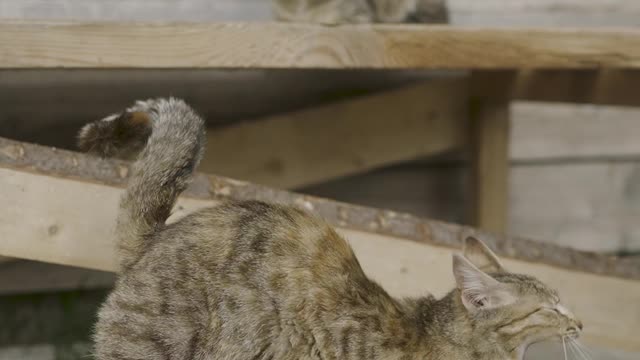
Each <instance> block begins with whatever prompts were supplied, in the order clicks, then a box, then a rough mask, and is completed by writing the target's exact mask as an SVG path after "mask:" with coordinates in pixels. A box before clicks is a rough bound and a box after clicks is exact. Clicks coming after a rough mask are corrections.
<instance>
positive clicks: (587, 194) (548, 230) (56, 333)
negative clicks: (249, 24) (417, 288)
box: [0, 0, 640, 360]
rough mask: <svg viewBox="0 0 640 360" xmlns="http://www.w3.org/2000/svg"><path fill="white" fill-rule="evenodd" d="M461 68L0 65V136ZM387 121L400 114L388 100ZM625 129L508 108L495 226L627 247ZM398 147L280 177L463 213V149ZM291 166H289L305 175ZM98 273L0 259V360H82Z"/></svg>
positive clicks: (195, 14) (633, 224)
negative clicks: (504, 193)
mask: <svg viewBox="0 0 640 360" xmlns="http://www.w3.org/2000/svg"><path fill="white" fill-rule="evenodd" d="M446 6H447V8H448V12H449V22H450V24H452V25H457V26H480V27H482V26H491V27H495V26H504V27H512V26H517V27H523V26H525V27H565V28H571V27H581V28H603V27H631V28H635V27H638V26H640V2H637V1H627V0H484V1H475V0H449V1H448V2H447V3H446ZM8 19H11V20H15V19H22V20H25V19H27V20H29V19H30V20H43V19H47V20H80V21H271V20H273V15H272V12H271V4H270V2H269V1H267V0H184V1H178V0H0V20H8ZM213 46H215V45H213ZM2 51H3V50H2V49H0V52H2ZM0 58H1V56H0ZM465 75H466V74H465V73H464V72H424V71H327V70H306V71H287V70H236V71H229V70H225V71H221V70H110V71H109V72H103V71H98V70H20V71H7V70H2V71H0V136H2V137H7V138H11V139H15V140H20V141H25V142H32V143H37V144H42V145H49V146H56V147H60V148H64V149H72V150H73V149H74V147H75V140H74V139H75V134H76V132H77V131H78V129H79V127H80V126H81V125H82V124H84V123H86V122H87V121H90V120H94V119H96V118H99V117H101V116H103V115H106V114H109V113H112V112H117V111H119V110H121V109H122V108H124V107H126V106H128V105H129V104H130V103H131V101H132V100H134V99H144V98H149V97H154V96H166V95H168V94H170V95H173V96H177V97H181V98H184V99H186V100H187V102H189V103H191V104H192V105H193V106H194V107H195V108H196V109H197V110H198V111H200V112H201V113H202V114H203V115H204V116H205V117H206V118H207V119H208V121H209V126H210V132H212V133H215V132H216V131H229V129H233V128H235V127H240V126H251V124H255V123H257V122H260V121H262V120H263V119H272V118H273V117H274V116H280V115H283V114H290V113H296V112H298V111H301V110H305V109H309V108H313V107H317V106H319V105H323V106H330V105H331V104H335V103H339V102H342V101H346V100H351V99H354V98H368V97H370V96H373V95H375V94H378V93H384V92H388V91H392V90H396V89H403V88H406V87H407V86H410V85H412V84H419V83H423V82H425V81H429V80H431V79H438V78H442V77H447V78H456V77H462V76H465ZM397 116H398V117H402V116H403V113H402V110H401V109H400V110H398V114H397ZM390 136H392V135H390ZM639 136H640V109H637V108H633V107H616V106H599V105H598V106H597V105H584V104H583V105H577V104H568V103H536V102H525V101H514V102H512V103H511V106H510V124H509V153H508V161H509V174H510V176H509V180H508V187H509V193H508V198H507V200H508V209H509V212H508V216H507V218H506V225H505V228H504V231H506V232H507V233H509V234H516V235H518V236H522V237H526V238H532V239H535V240H539V241H547V242H552V243H555V244H559V245H562V246H567V247H572V248H575V249H580V250H588V251H594V252H599V253H606V254H612V255H618V256H625V257H638V255H640V222H639V221H638V218H639V216H640V141H638V137H639ZM325 140H326V141H327V142H329V143H331V142H339V141H341V140H340V139H336V138H327V139H325ZM271 141H273V142H278V141H279V139H272V140H271ZM396 141H398V142H402V140H401V139H397V140H396ZM267 145H268V142H267ZM230 151H232V150H230ZM238 156H239V157H240V156H242V154H240V155H238ZM402 157H403V158H401V159H398V158H395V159H393V161H388V162H385V163H373V164H357V165H356V166H353V167H352V168H348V169H340V170H336V171H329V172H328V173H326V174H322V175H317V176H312V175H310V176H302V177H301V178H296V177H289V178H288V179H289V181H288V182H286V187H287V188H288V189H290V190H295V191H297V192H302V193H305V194H311V195H316V196H321V197H327V198H331V199H335V200H339V201H345V202H349V203H355V204H361V205H367V206H373V207H379V208H385V209H391V210H397V211H401V212H408V213H411V214H415V215H418V216H420V217H428V218H434V219H438V220H444V221H448V222H454V223H461V224H470V223H471V220H470V217H469V213H468V204H469V202H470V201H471V199H470V194H469V190H468V188H469V187H468V186H467V184H468V176H469V171H468V169H469V166H468V165H469V164H468V161H467V155H466V154H465V153H464V152H462V151H442V152H439V153H437V154H432V155H431V156H428V157H427V156H419V154H418V156H416V154H407V155H403V156H402ZM212 166H213V167H214V168H215V169H219V170H215V171H214V172H215V173H216V174H220V175H227V176H231V177H237V178H242V179H243V180H249V181H252V182H258V183H263V184H266V185H270V186H280V185H281V184H282V183H281V182H278V181H276V180H274V179H280V180H281V178H279V177H277V176H271V177H270V176H264V175H261V174H259V173H258V171H257V170H255V169H254V170H255V171H253V172H252V171H243V170H239V169H238V168H237V166H236V167H234V165H233V164H225V163H223V162H222V160H220V162H219V163H214V164H213V165H212ZM279 166H280V165H279V164H278V163H277V162H276V163H271V164H269V163H268V164H263V167H264V168H263V170H264V171H266V172H267V173H268V172H272V173H278V171H279V170H278V169H279ZM309 166H310V167H313V166H322V165H317V164H309ZM298 171H299V172H300V173H302V174H304V173H306V172H308V171H310V170H307V169H304V168H301V169H298ZM113 278H114V277H113V275H112V274H110V273H104V272H99V271H90V270H82V269H76V268H71V267H63V266H58V265H51V264H44V263H37V262H30V261H25V260H15V259H4V260H2V263H0V359H2V360H4V359H34V360H36V359H37V360H50V359H51V360H53V359H56V360H58V359H80V358H85V357H86V356H88V354H89V352H90V345H89V335H90V331H91V326H92V323H93V321H94V319H95V311H96V308H97V306H99V304H100V302H101V301H102V299H103V298H104V296H105V294H106V293H107V292H108V289H109V287H110V286H111V284H112V283H113ZM636 306H640V304H636ZM551 351H555V350H551ZM596 355H597V357H598V358H603V359H605V358H610V359H632V358H633V359H638V357H637V354H635V355H634V354H624V353H623V352H620V353H617V352H615V351H608V352H602V353H597V354H596ZM549 356H552V355H549ZM553 356H560V353H553ZM558 358H559V357H558Z"/></svg>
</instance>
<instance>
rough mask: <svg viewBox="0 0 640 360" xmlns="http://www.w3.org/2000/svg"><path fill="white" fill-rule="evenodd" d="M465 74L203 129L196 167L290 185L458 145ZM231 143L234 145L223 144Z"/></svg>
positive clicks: (462, 125)
mask: <svg viewBox="0 0 640 360" xmlns="http://www.w3.org/2000/svg"><path fill="white" fill-rule="evenodd" d="M466 99H467V81H466V80H465V79H461V78H459V79H444V80H433V81H429V82H427V83H424V84H420V85H416V86H411V87H408V88H403V89H398V90H393V91H388V92H383V93H379V94H376V95H371V96H365V97H361V98H355V99H352V100H345V101H339V102H337V103H333V104H329V105H325V106H320V107H315V108H312V109H308V110H302V111H298V112H294V113H290V114H283V115H276V116H271V117H267V118H262V119H257V121H252V122H244V123H239V124H236V125H232V126H228V127H225V128H220V129H217V130H213V131H209V133H208V136H207V144H208V145H207V149H206V151H205V155H204V158H203V161H202V163H201V165H200V167H201V169H202V171H203V172H207V173H216V174H221V175H224V176H228V177H232V178H236V179H243V180H247V181H250V182H254V183H258V184H263V185H270V186H277V187H281V188H295V187H300V186H305V185H310V184H316V183H319V182H322V181H326V180H331V179H335V178H338V177H343V176H346V175H352V174H355V173H362V172H365V171H367V170H370V169H374V168H378V167H381V166H384V165H388V164H393V163H398V162H401V161H409V160H415V159H418V158H422V157H425V156H429V155H433V154H437V153H440V152H444V151H448V150H454V149H458V148H461V147H462V146H463V145H464V144H465V143H466V142H467V141H466V136H465V134H466V124H467V111H466V103H467V102H466ZM230 149H233V150H230Z"/></svg>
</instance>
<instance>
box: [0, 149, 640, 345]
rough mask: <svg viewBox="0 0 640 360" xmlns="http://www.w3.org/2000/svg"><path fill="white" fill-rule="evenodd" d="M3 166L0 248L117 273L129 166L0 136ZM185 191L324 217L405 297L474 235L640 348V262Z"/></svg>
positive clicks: (195, 188) (595, 324) (592, 336)
mask: <svg viewBox="0 0 640 360" xmlns="http://www.w3.org/2000/svg"><path fill="white" fill-rule="evenodd" d="M0 163H1V164H2V165H0V182H1V183H0V185H1V186H0V188H1V189H2V192H0V196H1V197H2V202H3V205H4V206H3V207H1V208H0V226H2V231H3V234H4V235H5V236H6V237H5V238H3V241H1V242H0V254H7V255H11V256H14V257H20V258H29V259H33V260H39V261H47V262H55V263H61V264H66V265H74V266H80V267H88V268H97V269H102V270H108V271H113V270H114V269H115V266H114V257H113V244H112V241H113V240H112V231H113V225H114V222H115V221H114V220H115V216H116V211H117V202H118V199H119V195H120V194H121V187H122V185H123V182H124V181H125V179H126V177H127V174H128V164H126V163H123V162H115V161H107V160H99V159H95V158H91V157H88V156H84V155H81V154H76V153H69V152H65V151H51V150H50V149H47V148H42V147H38V146H34V145H28V144H22V143H17V142H13V141H10V140H1V141H0ZM185 195H186V196H185V197H183V198H182V199H181V200H180V202H179V206H178V208H177V213H176V214H175V216H177V217H179V216H181V215H182V214H184V213H187V212H190V211H192V210H194V209H197V208H201V207H203V206H210V205H214V204H215V203H216V202H217V201H219V200H220V199H222V198H227V197H232V198H236V199H247V198H251V199H255V198H257V199H263V200H267V201H275V202H280V203H288V204H292V205H296V206H300V207H302V208H304V209H307V210H309V211H311V212H313V213H315V214H317V215H320V216H323V217H324V218H326V219H327V220H328V221H330V222H331V223H333V224H334V225H336V227H337V229H338V231H340V232H341V233H342V234H344V235H345V236H346V237H347V238H348V239H349V241H350V242H351V244H352V245H353V247H354V250H355V251H356V253H357V255H358V257H359V258H360V260H361V261H362V264H363V267H364V269H365V271H366V272H367V273H368V274H370V276H372V277H373V278H374V279H376V280H378V281H380V282H381V283H382V284H383V285H384V286H385V287H386V288H387V289H388V290H389V291H390V292H391V293H392V294H394V295H397V296H410V295H418V294H424V293H425V292H426V291H430V292H432V293H434V294H435V295H438V296H439V295H442V294H444V293H445V292H446V291H447V290H449V289H450V288H451V284H453V277H452V275H451V270H450V269H451V259H450V256H451V253H452V251H455V249H456V248H458V247H459V245H460V243H461V239H462V238H463V237H465V236H466V235H470V234H473V235H476V236H478V237H480V238H482V239H484V240H485V241H487V242H488V243H490V244H491V245H492V246H493V247H494V248H496V249H498V251H499V252H500V253H502V254H505V255H506V256H507V257H508V259H506V261H505V263H506V264H507V266H508V267H509V268H511V269H513V271H518V272H525V273H530V274H535V275H536V276H538V277H539V278H540V279H542V280H543V281H546V282H548V283H549V284H551V285H552V286H554V287H557V288H558V289H560V290H561V291H562V294H563V295H564V298H565V299H566V302H567V303H568V304H569V305H570V306H571V307H572V308H573V309H574V310H575V311H576V313H578V314H580V316H581V317H582V319H583V321H584V322H585V323H586V324H588V325H587V327H586V333H585V339H586V340H587V341H588V342H589V343H591V344H593V345H597V346H603V347H608V348H617V349H621V350H627V351H638V350H640V344H638V343H637V341H636V340H637V338H636V336H635V333H636V331H637V330H638V329H640V313H639V311H640V309H638V308H637V307H636V306H635V305H634V304H637V303H638V302H639V301H640V282H639V281H637V279H640V274H638V269H639V267H638V266H637V263H634V262H629V261H615V259H614V258H609V257H605V256H601V255H596V254H589V253H584V252H578V251H572V250H569V249H564V248H560V247H557V246H553V245H542V244H538V243H536V242H532V241H527V240H523V239H515V238H506V237H498V236H493V235H490V234H487V233H483V232H479V231H477V230H474V229H471V228H466V227H461V226H457V225H453V224H446V223H441V222H436V221H427V220H422V219H418V218H415V217H411V216H408V215H404V214H398V213H393V212H389V211H384V210H375V209H369V208H363V207H357V206H352V205H347V204H341V203H336V202H332V201H328V200H322V199H317V198H313V197H307V196H301V195H295V194H291V193H287V192H283V191H278V190H273V189H268V188H264V187H260V186H255V185H250V184H247V183H243V182H237V181H232V180H228V179H223V178H218V177H211V176H205V175H202V174H200V175H198V176H196V178H195V179H194V182H193V184H192V186H191V187H190V188H189V190H188V191H187V193H186V194H185ZM97 204H99V206H97ZM27 210H28V211H29V214H28V216H25V211H27ZM173 219H175V217H174V218H173ZM530 261H531V262H530ZM544 263H548V264H554V265H556V266H548V265H544ZM576 270H580V271H576ZM595 273H600V275H598V274H595ZM603 274H608V275H618V276H624V277H627V279H622V278H618V277H612V276H604V275H603ZM630 278H633V279H635V280H632V279H630ZM594 289H597V291H595V292H594ZM610 294H616V296H615V297H612V296H610Z"/></svg>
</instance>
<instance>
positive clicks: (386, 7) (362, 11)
mask: <svg viewBox="0 0 640 360" xmlns="http://www.w3.org/2000/svg"><path fill="white" fill-rule="evenodd" d="M273 10H274V13H275V15H276V17H277V18H278V19H280V20H284V21H295V22H315V23H323V24H341V23H370V22H380V23H403V22H413V23H447V22H448V19H449V16H448V12H447V8H446V5H445V0H273Z"/></svg>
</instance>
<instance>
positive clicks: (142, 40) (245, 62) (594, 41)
mask: <svg viewBox="0 0 640 360" xmlns="http://www.w3.org/2000/svg"><path fill="white" fill-rule="evenodd" d="M0 49H2V51H1V52H0V66H1V67H2V68H59V67H67V68H232V69H234V68H326V69H329V68H333V69H348V68H360V69H367V68H376V69H466V68H477V69H479V68H483V69H492V68H592V69H593V68H601V67H619V68H622V67H625V68H637V67H640V30H636V29H632V28H629V29H619V30H599V31H595V30H586V29H583V30H571V29H564V30H546V29H511V30H509V29H491V28H475V29H474V28H456V27H447V26H406V25H398V26H370V25H362V26H337V27H324V26H316V25H304V24H276V23H226V24H223V23H218V24H206V23H200V24H198V23H189V24H187V23H182V24H176V23H147V24H144V23H135V24H133V23H120V24H119V23H45V22H42V23H29V22H10V21H3V22H2V23H1V24H0Z"/></svg>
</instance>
